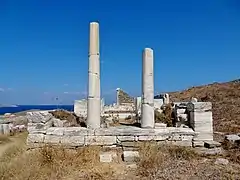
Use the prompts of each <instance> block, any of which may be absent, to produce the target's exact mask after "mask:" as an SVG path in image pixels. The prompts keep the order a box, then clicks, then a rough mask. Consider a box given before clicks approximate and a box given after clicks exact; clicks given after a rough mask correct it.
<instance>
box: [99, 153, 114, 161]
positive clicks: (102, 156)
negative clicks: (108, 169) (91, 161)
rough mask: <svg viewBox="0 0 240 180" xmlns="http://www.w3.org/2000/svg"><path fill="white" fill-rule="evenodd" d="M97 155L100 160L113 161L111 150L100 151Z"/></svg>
mask: <svg viewBox="0 0 240 180" xmlns="http://www.w3.org/2000/svg"><path fill="white" fill-rule="evenodd" d="M99 156H100V162H104V163H110V162H112V161H113V157H112V153H111V152H101V153H100V155H99Z"/></svg>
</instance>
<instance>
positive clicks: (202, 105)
mask: <svg viewBox="0 0 240 180" xmlns="http://www.w3.org/2000/svg"><path fill="white" fill-rule="evenodd" d="M187 109H188V111H191V112H193V111H194V112H201V111H203V112H204V111H211V110H212V103H211V102H190V103H188V104H187Z"/></svg>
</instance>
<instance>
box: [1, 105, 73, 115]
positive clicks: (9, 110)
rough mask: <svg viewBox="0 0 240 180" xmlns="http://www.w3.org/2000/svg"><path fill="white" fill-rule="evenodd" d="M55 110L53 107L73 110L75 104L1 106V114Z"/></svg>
mask: <svg viewBox="0 0 240 180" xmlns="http://www.w3.org/2000/svg"><path fill="white" fill-rule="evenodd" d="M33 109H34V110H35V109H36V110H53V109H64V110H68V111H73V105H17V106H14V107H0V115H4V114H5V113H18V112H22V111H28V110H33Z"/></svg>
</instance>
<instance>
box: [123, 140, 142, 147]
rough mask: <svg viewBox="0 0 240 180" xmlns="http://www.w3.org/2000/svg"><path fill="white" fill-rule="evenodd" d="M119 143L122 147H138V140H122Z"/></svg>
mask: <svg viewBox="0 0 240 180" xmlns="http://www.w3.org/2000/svg"><path fill="white" fill-rule="evenodd" d="M121 145H122V146H123V147H134V148H135V147H137V148H139V147H140V144H139V142H134V141H132V142H122V143H121Z"/></svg>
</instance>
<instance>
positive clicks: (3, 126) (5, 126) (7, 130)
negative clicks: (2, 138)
mask: <svg viewBox="0 0 240 180" xmlns="http://www.w3.org/2000/svg"><path fill="white" fill-rule="evenodd" d="M2 129H3V134H4V135H9V134H10V128H9V125H8V124H2Z"/></svg>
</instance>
